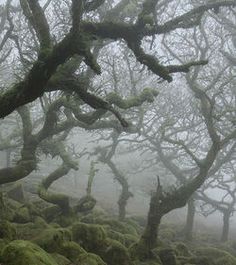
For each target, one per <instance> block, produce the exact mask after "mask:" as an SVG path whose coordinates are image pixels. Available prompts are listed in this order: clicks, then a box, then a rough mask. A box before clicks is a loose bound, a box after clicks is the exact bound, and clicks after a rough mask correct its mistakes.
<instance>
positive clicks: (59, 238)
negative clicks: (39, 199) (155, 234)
mask: <svg viewBox="0 0 236 265" xmlns="http://www.w3.org/2000/svg"><path fill="white" fill-rule="evenodd" d="M6 205H7V207H9V210H8V214H7V215H5V216H3V217H2V218H1V219H0V264H1V265H72V264H73V265H106V264H107V265H221V264H223V265H236V256H235V249H236V248H235V245H236V244H235V243H233V242H226V243H225V244H223V245H222V244H215V245H213V244H210V243H209V242H207V241H206V240H205V241H204V240H202V241H199V240H198V242H197V243H196V242H194V243H191V244H186V243H185V242H184V241H183V240H181V238H180V237H179V236H178V231H177V230H178V229H176V230H175V228H174V227H173V226H168V225H162V227H161V230H160V233H159V237H160V238H159V241H158V246H157V248H156V249H153V251H152V255H151V256H150V257H149V258H143V255H142V253H144V252H145V250H144V249H142V248H143V246H142V244H138V242H139V240H140V236H141V234H142V231H143V229H144V226H143V224H144V222H139V219H138V218H127V219H125V220H124V221H122V222H121V221H118V220H117V219H116V218H115V217H111V216H108V215H107V214H106V213H105V212H104V211H97V210H96V209H95V210H93V211H92V212H90V213H86V214H83V215H82V216H79V215H78V216H73V218H72V217H71V216H69V215H68V216H63V220H64V222H63V225H62V222H61V220H62V217H60V216H59V215H58V213H57V214H56V215H54V212H55V211H54V208H53V207H52V208H51V209H52V213H51V214H50V212H49V211H50V210H49V209H50V207H48V205H47V206H45V207H42V205H40V204H39V203H35V204H28V205H20V204H19V203H18V202H14V201H13V200H12V199H11V200H8V201H7V203H6ZM39 205H40V207H39ZM19 209H21V211H19ZM45 209H47V215H45ZM16 212H17V213H16ZM48 214H49V215H51V218H47V216H48ZM53 216H54V217H53ZM67 219H68V220H67ZM140 220H142V218H140ZM66 224H67V225H66Z"/></svg>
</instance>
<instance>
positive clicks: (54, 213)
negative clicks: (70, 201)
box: [41, 205, 61, 222]
mask: <svg viewBox="0 0 236 265" xmlns="http://www.w3.org/2000/svg"><path fill="white" fill-rule="evenodd" d="M41 214H42V216H43V217H44V219H45V220H46V221H47V222H52V221H53V220H54V219H55V218H56V217H58V216H60V214H61V210H60V208H59V207H58V206H57V205H53V206H49V207H47V208H44V209H42V210H41Z"/></svg>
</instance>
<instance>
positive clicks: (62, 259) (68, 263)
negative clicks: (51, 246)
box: [51, 253, 71, 265]
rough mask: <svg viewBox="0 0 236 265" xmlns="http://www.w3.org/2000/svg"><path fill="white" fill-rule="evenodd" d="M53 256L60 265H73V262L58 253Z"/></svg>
mask: <svg viewBox="0 0 236 265" xmlns="http://www.w3.org/2000/svg"><path fill="white" fill-rule="evenodd" d="M51 256H52V257H53V259H54V260H55V261H56V263H57V264H58V265H71V261H70V260H69V259H67V258H66V257H64V256H62V255H60V254H58V253H52V254H51Z"/></svg>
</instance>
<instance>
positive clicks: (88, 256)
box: [76, 253, 106, 265]
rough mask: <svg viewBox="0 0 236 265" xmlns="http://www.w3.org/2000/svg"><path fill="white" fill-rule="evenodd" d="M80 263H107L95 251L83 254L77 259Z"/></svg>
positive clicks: (88, 264)
mask: <svg viewBox="0 0 236 265" xmlns="http://www.w3.org/2000/svg"><path fill="white" fill-rule="evenodd" d="M76 264H78V265H106V263H105V262H104V261H103V260H102V259H101V258H100V257H99V256H97V255H95V254H93V253H84V254H81V255H80V256H79V257H78V259H77V260H76Z"/></svg>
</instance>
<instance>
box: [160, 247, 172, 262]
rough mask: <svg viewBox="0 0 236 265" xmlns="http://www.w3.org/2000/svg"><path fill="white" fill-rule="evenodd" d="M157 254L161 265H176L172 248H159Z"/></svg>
mask: <svg viewBox="0 0 236 265" xmlns="http://www.w3.org/2000/svg"><path fill="white" fill-rule="evenodd" d="M158 256H159V257H160V260H161V262H162V264H163V265H177V259H176V255H175V252H174V250H173V249H172V248H163V249H159V250H158Z"/></svg>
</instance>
